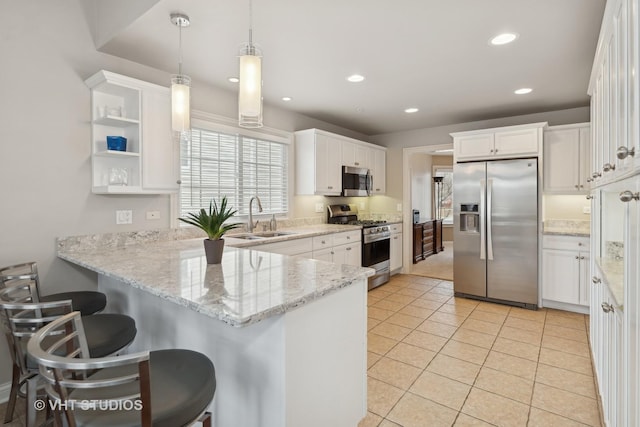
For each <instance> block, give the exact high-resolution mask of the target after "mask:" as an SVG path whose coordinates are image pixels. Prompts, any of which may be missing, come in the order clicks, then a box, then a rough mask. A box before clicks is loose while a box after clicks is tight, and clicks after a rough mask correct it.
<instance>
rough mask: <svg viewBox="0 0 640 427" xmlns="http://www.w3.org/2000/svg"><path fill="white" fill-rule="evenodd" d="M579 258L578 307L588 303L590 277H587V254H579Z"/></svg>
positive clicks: (588, 258)
mask: <svg viewBox="0 0 640 427" xmlns="http://www.w3.org/2000/svg"><path fill="white" fill-rule="evenodd" d="M578 256H579V257H580V300H579V303H580V305H584V306H588V305H589V301H590V295H589V288H590V286H591V276H590V275H589V270H590V268H589V260H590V257H589V252H579V253H578Z"/></svg>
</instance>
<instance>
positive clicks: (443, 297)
mask: <svg viewBox="0 0 640 427" xmlns="http://www.w3.org/2000/svg"><path fill="white" fill-rule="evenodd" d="M432 291H433V289H432V290H431V291H429V292H427V293H425V294H424V295H422V296H421V297H420V298H421V299H427V300H431V301H437V302H441V303H444V302H446V301H448V300H449V298H451V296H449V295H442V294H438V293H435V292H432Z"/></svg>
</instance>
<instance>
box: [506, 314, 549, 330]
mask: <svg viewBox="0 0 640 427" xmlns="http://www.w3.org/2000/svg"><path fill="white" fill-rule="evenodd" d="M504 326H510V327H512V328H517V329H524V330H525V331H531V332H538V333H539V332H542V330H543V328H544V323H542V322H538V321H536V320H525V319H520V318H518V317H507V320H505V321H504Z"/></svg>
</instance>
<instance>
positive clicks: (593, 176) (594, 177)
mask: <svg viewBox="0 0 640 427" xmlns="http://www.w3.org/2000/svg"><path fill="white" fill-rule="evenodd" d="M601 176H602V174H601V173H600V172H594V173H592V174H591V177H592V178H593V179H596V178H599V177H601Z"/></svg>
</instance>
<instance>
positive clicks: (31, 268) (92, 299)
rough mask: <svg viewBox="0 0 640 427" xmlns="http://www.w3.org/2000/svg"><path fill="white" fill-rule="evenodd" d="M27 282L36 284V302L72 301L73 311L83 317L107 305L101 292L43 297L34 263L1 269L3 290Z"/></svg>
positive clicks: (69, 293)
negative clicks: (76, 311)
mask: <svg viewBox="0 0 640 427" xmlns="http://www.w3.org/2000/svg"><path fill="white" fill-rule="evenodd" d="M27 281H33V282H34V283H35V284H36V290H37V296H38V298H37V300H35V301H34V302H51V301H64V300H71V304H72V305H73V309H74V310H78V311H79V312H81V313H82V315H83V316H87V315H89V314H94V313H97V312H99V311H102V310H104V307H105V306H106V305H107V297H106V295H105V294H103V293H101V292H94V291H71V292H61V293H57V294H51V295H42V294H41V293H40V280H39V278H38V266H37V265H36V263H35V262H33V261H32V262H25V263H23V264H16V265H10V266H8V267H3V268H0V282H1V283H0V285H1V286H2V287H3V288H5V287H8V286H13V285H15V284H18V283H24V282H27Z"/></svg>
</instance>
